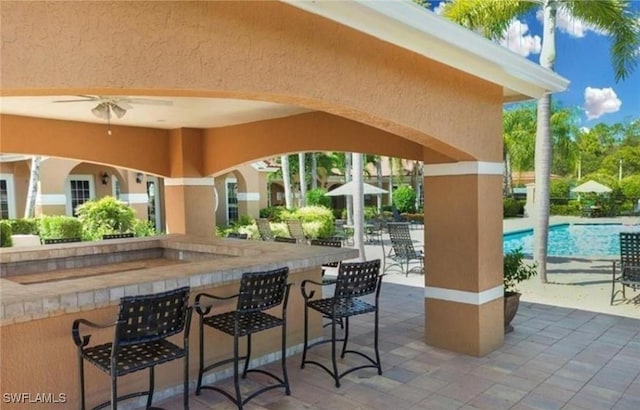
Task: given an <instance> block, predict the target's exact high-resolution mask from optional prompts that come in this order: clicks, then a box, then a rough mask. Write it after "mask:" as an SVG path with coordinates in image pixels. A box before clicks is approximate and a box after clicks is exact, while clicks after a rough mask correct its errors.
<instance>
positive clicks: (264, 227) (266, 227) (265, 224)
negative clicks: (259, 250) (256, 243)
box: [256, 218, 274, 241]
mask: <svg viewBox="0 0 640 410" xmlns="http://www.w3.org/2000/svg"><path fill="white" fill-rule="evenodd" d="M256 225H257V226H258V233H260V239H262V240H263V241H272V240H273V236H274V235H273V232H272V231H271V225H270V224H269V220H268V219H264V218H259V219H256Z"/></svg>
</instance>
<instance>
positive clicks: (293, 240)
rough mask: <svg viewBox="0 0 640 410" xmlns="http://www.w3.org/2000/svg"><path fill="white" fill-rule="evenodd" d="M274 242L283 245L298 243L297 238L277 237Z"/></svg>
mask: <svg viewBox="0 0 640 410" xmlns="http://www.w3.org/2000/svg"><path fill="white" fill-rule="evenodd" d="M273 240H274V242H282V243H298V240H297V239H296V238H289V237H288V236H276V237H275V238H273Z"/></svg>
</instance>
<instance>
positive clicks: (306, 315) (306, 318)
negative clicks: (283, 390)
mask: <svg viewBox="0 0 640 410" xmlns="http://www.w3.org/2000/svg"><path fill="white" fill-rule="evenodd" d="M308 341H309V308H307V304H306V302H305V305H304V342H303V344H302V363H300V368H301V369H304V363H305V362H306V361H307V345H308Z"/></svg>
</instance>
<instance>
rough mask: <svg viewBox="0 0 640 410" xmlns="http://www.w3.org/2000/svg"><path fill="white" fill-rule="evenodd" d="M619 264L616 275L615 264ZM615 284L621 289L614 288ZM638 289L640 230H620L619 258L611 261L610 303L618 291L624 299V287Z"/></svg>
mask: <svg viewBox="0 0 640 410" xmlns="http://www.w3.org/2000/svg"><path fill="white" fill-rule="evenodd" d="M617 265H620V275H618V276H616V266H617ZM616 284H620V285H622V289H618V290H616ZM627 287H629V288H631V289H633V290H634V291H637V290H640V232H620V260H619V261H614V262H613V277H612V281H611V304H612V305H613V302H614V300H615V296H616V295H617V294H618V293H622V298H623V300H626V298H627V296H626V294H625V288H627Z"/></svg>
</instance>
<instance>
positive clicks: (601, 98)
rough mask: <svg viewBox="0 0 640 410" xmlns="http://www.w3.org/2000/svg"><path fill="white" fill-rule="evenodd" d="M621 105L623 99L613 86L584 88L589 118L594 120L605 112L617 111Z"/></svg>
mask: <svg viewBox="0 0 640 410" xmlns="http://www.w3.org/2000/svg"><path fill="white" fill-rule="evenodd" d="M621 105H622V101H620V99H619V98H618V96H617V95H616V92H615V91H613V89H612V88H611V87H609V88H591V87H587V88H585V89H584V109H585V111H586V114H587V119H590V120H593V119H595V118H599V117H601V116H602V115H604V114H607V113H612V112H617V111H618V110H620V106H621Z"/></svg>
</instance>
